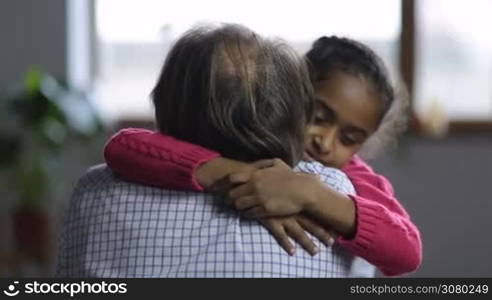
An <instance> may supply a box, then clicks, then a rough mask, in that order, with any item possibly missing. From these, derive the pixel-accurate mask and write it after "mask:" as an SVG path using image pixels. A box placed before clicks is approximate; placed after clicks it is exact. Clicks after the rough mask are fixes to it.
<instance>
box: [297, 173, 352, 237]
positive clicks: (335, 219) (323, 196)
mask: <svg viewBox="0 0 492 300" xmlns="http://www.w3.org/2000/svg"><path fill="white" fill-rule="evenodd" d="M309 194H310V196H308V197H307V198H308V199H309V201H308V202H307V203H306V205H305V209H304V211H305V212H306V213H307V214H308V215H311V216H313V217H314V218H315V219H317V220H319V221H320V222H321V223H323V224H325V225H327V226H329V227H331V228H332V229H334V230H336V231H337V232H339V233H340V234H342V235H343V236H345V237H347V238H350V237H351V236H353V235H354V234H355V228H356V216H355V204H354V202H353V201H352V199H351V198H350V197H349V196H347V195H344V194H341V193H339V192H337V191H335V190H333V189H331V188H330V187H328V186H327V185H326V184H325V183H323V182H321V181H320V180H316V181H313V182H312V186H311V192H310V193H309Z"/></svg>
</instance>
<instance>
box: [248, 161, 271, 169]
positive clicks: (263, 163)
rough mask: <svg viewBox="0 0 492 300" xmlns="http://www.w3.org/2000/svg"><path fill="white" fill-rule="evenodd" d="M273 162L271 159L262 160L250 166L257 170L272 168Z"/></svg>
mask: <svg viewBox="0 0 492 300" xmlns="http://www.w3.org/2000/svg"><path fill="white" fill-rule="evenodd" d="M274 163H275V161H274V160H273V159H262V160H258V161H255V162H253V163H252V164H251V165H252V166H253V167H255V168H258V169H264V168H270V167H273V165H274Z"/></svg>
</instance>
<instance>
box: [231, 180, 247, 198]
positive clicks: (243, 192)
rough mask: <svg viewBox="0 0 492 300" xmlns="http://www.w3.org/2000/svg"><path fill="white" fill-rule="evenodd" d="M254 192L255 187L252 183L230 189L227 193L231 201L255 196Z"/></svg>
mask: <svg viewBox="0 0 492 300" xmlns="http://www.w3.org/2000/svg"><path fill="white" fill-rule="evenodd" d="M253 191H254V188H253V185H252V184H250V183H245V184H241V185H240V186H237V187H234V188H232V189H230V190H229V192H228V193H227V197H228V198H230V199H238V198H241V197H245V196H249V195H251V194H253Z"/></svg>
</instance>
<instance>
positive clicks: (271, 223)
mask: <svg viewBox="0 0 492 300" xmlns="http://www.w3.org/2000/svg"><path fill="white" fill-rule="evenodd" d="M259 221H260V223H261V224H263V226H265V227H266V228H267V229H268V231H270V233H271V234H272V235H273V236H274V237H275V239H276V240H277V242H278V243H279V244H280V246H281V247H282V248H283V249H284V250H285V251H286V252H287V253H288V254H289V255H294V254H295V246H294V245H293V244H292V243H291V242H290V239H289V237H291V238H292V239H294V240H295V241H296V242H297V243H298V244H300V245H301V246H302V247H303V248H304V249H305V250H306V251H307V252H308V253H309V254H311V255H316V254H317V253H318V252H319V248H318V247H316V245H315V244H314V242H313V241H312V240H311V239H310V238H309V236H308V235H307V234H306V232H309V233H310V234H312V235H313V236H315V237H316V238H318V239H319V240H320V241H321V242H323V243H324V244H325V245H326V246H328V247H329V246H331V245H333V243H334V242H335V239H334V233H333V232H330V231H328V230H326V229H325V228H323V227H322V226H321V225H319V224H318V223H316V222H315V221H312V220H311V219H309V218H308V217H306V216H303V215H296V216H290V217H268V218H263V219H259Z"/></svg>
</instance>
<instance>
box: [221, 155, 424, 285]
mask: <svg viewBox="0 0 492 300" xmlns="http://www.w3.org/2000/svg"><path fill="white" fill-rule="evenodd" d="M344 171H345V172H346V173H347V175H348V176H349V178H350V179H351V181H352V183H353V185H354V187H355V190H356V192H357V194H358V195H357V196H355V195H349V196H346V195H342V194H340V193H337V192H336V191H334V190H333V189H330V188H329V187H328V186H326V185H324V184H323V183H322V182H320V181H319V180H316V178H313V177H312V176H308V175H303V174H298V173H294V172H292V171H291V170H289V169H288V168H286V166H285V164H283V163H282V162H279V161H277V162H276V163H275V164H274V166H273V167H271V168H268V169H263V170H258V171H256V172H254V173H253V174H250V175H248V174H241V173H240V174H234V175H232V176H231V178H232V179H233V180H234V183H242V185H240V186H239V187H236V188H234V189H232V191H231V192H230V194H229V197H230V198H231V200H230V201H231V203H233V204H234V206H235V207H236V208H237V209H239V210H244V211H245V213H246V214H247V215H249V216H250V217H254V218H261V217H268V216H282V215H289V214H296V213H298V212H301V211H302V212H304V213H306V214H308V215H310V216H312V217H314V218H315V219H316V220H317V221H318V222H320V223H321V224H324V225H325V226H328V227H330V228H333V229H335V230H336V231H337V232H338V233H340V237H339V238H338V240H337V241H338V242H339V243H340V244H341V245H342V246H343V247H344V248H345V249H347V250H349V251H350V252H352V253H353V254H355V255H357V256H360V257H362V258H364V259H366V260H367V261H369V262H370V263H372V264H374V265H376V266H377V267H378V268H379V269H380V270H381V271H382V272H383V273H384V274H385V275H387V276H394V275H401V274H403V273H408V272H412V271H414V270H416V269H417V268H418V266H419V265H420V263H421V260H422V242H421V239H420V233H419V231H418V229H417V228H416V226H415V225H414V224H413V223H412V221H411V220H410V217H409V216H408V214H407V212H406V211H405V209H404V208H403V207H402V206H401V205H400V204H399V202H398V200H397V199H396V198H395V196H394V193H393V188H392V187H391V184H390V183H389V182H388V181H387V180H386V179H385V178H384V177H382V176H380V175H377V174H375V173H374V171H372V169H371V168H370V167H369V166H367V164H365V163H364V162H363V161H362V160H360V159H359V158H358V157H355V158H354V159H353V160H352V161H351V162H350V163H349V164H348V165H347V166H346V167H344ZM248 176H249V177H248Z"/></svg>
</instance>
